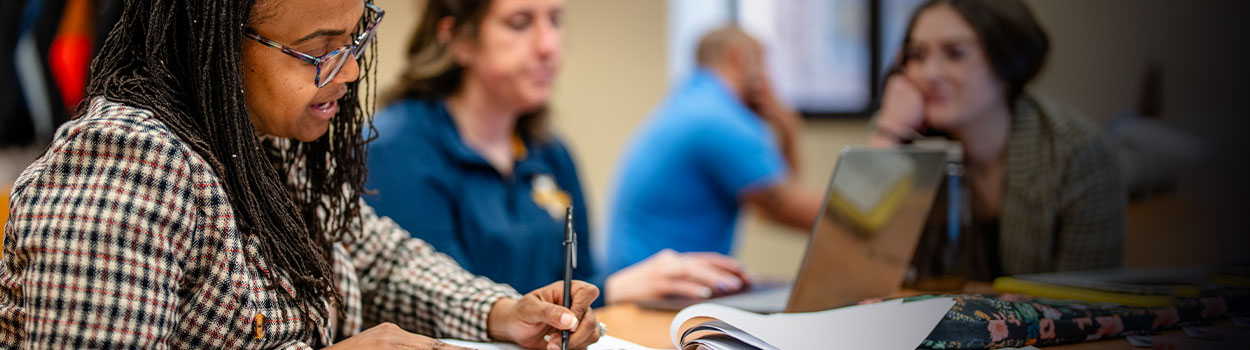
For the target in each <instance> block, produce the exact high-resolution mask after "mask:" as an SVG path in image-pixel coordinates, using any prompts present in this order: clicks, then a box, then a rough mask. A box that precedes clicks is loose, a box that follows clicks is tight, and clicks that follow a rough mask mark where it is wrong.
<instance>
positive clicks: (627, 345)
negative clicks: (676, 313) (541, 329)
mask: <svg viewBox="0 0 1250 350" xmlns="http://www.w3.org/2000/svg"><path fill="white" fill-rule="evenodd" d="M440 340H442V341H443V342H446V343H447V344H451V345H455V346H460V347H466V348H470V349H481V350H521V349H522V348H521V347H520V346H517V345H516V344H512V343H477V342H471V341H463V340H455V339H440ZM586 349H588V350H655V349H651V348H648V347H644V346H642V345H638V344H634V343H631V342H629V341H627V340H624V339H621V338H617V337H613V336H610V335H605V336H602V337H599V342H597V343H594V344H591V345H590V346H589V347H587V348H586Z"/></svg>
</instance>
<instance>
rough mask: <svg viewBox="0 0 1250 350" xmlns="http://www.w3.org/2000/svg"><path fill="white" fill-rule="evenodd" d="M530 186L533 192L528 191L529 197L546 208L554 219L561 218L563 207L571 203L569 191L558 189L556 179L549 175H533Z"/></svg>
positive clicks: (562, 216)
mask: <svg viewBox="0 0 1250 350" xmlns="http://www.w3.org/2000/svg"><path fill="white" fill-rule="evenodd" d="M531 187H533V192H531V193H530V197H531V198H533V199H534V204H538V206H539V207H541V208H543V210H546V211H547V214H550V215H551V218H552V219H554V220H557V221H559V220H561V219H563V218H564V208H568V207H569V205H572V204H573V200H572V199H571V198H569V193H568V192H564V191H563V190H560V186H558V185H556V179H555V178H553V177H551V175H546V174H543V175H538V176H535V177H534V181H533V183H531Z"/></svg>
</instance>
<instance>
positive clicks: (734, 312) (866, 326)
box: [444, 298, 955, 350]
mask: <svg viewBox="0 0 1250 350" xmlns="http://www.w3.org/2000/svg"><path fill="white" fill-rule="evenodd" d="M953 305H955V301H954V300H953V299H951V298H931V299H925V300H919V301H912V302H903V299H895V300H889V301H883V302H880V303H876V304H868V305H856V306H848V307H843V308H837V309H832V310H825V311H818V312H804V313H790V314H786V313H778V314H770V315H762V314H757V313H753V312H749V311H742V310H739V309H735V308H732V307H728V306H723V305H718V304H711V303H703V304H697V305H693V306H690V307H688V308H685V309H682V310H681V312H678V313H677V317H674V318H673V323H672V324H671V325H670V328H669V336H670V337H671V339H672V341H673V346H675V347H677V348H678V349H683V350H694V349H709V350H737V349H752V350H755V349H763V350H773V349H915V348H916V347H917V346H919V345H920V343H921V342H923V341H924V338H925V337H926V336H928V335H929V332H932V331H933V327H936V326H937V324H938V322H939V321H941V320H942V316H944V315H946V312H947V311H949V310H950V308H951V306H953ZM688 323H689V324H688ZM444 341H446V342H447V343H450V344H452V345H458V346H463V347H469V348H476V349H490V350H513V349H520V348H519V347H517V346H516V345H511V344H499V343H494V344H491V343H473V342H465V341H458V340H444ZM589 349H590V350H651V349H649V348H646V347H643V346H641V345H638V344H634V343H631V342H629V341H626V340H622V339H620V338H615V337H612V336H604V337H602V338H600V339H599V342H598V343H595V344H594V345H591V346H590V347H589Z"/></svg>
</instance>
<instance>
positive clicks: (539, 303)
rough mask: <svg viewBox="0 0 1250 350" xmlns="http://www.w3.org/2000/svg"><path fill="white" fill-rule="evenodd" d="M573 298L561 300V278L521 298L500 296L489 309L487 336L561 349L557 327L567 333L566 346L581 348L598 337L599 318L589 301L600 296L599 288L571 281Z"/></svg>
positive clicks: (535, 346)
mask: <svg viewBox="0 0 1250 350" xmlns="http://www.w3.org/2000/svg"><path fill="white" fill-rule="evenodd" d="M570 295H571V296H572V298H573V301H572V304H570V305H571V306H570V307H569V308H567V309H565V308H564V307H562V306H560V305H563V304H564V282H563V281H559V282H555V283H552V284H549V285H547V286H546V287H542V288H539V289H537V290H534V291H532V292H529V294H526V295H525V297H522V298H521V299H520V300H516V299H500V300H499V301H497V302H495V305H494V307H492V308H491V309H490V316H488V317H489V319H488V320H487V325H488V326H487V327H488V328H489V331H490V337H491V338H493V339H495V340H497V341H507V342H513V343H516V344H517V345H520V346H522V347H525V348H527V349H554V350H558V349H560V340H561V337H560V331H561V330H569V331H572V332H571V333H570V334H569V349H581V348H585V347H586V346H589V345H590V344H594V343H595V342H597V341H599V322H598V321H597V320H595V312H594V310H591V309H590V304H591V303H592V302H594V301H595V299H596V298H598V297H599V288H597V287H595V286H594V285H592V284H589V283H586V282H582V281H573V286H572V291H571V292H570Z"/></svg>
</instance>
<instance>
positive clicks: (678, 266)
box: [604, 249, 750, 303]
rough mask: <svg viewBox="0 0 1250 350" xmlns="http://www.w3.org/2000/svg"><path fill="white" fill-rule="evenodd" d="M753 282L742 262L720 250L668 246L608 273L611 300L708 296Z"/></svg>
mask: <svg viewBox="0 0 1250 350" xmlns="http://www.w3.org/2000/svg"><path fill="white" fill-rule="evenodd" d="M748 285H750V279H749V278H748V277H747V274H746V272H745V270H744V269H743V268H742V265H740V264H738V262H737V261H735V260H734V259H733V258H730V257H727V256H724V255H720V254H716V253H677V252H674V251H672V250H668V249H665V250H663V251H660V252H659V253H655V255H652V256H651V257H650V258H647V260H643V261H641V262H639V263H637V264H634V265H632V266H630V267H627V268H625V269H622V270H621V271H617V272H616V273H614V274H612V276H610V277H608V280H607V282H606V283H605V286H604V287H605V288H606V289H607V296H608V300H607V302H608V303H617V302H627V301H638V300H653V299H659V298H663V297H665V296H670V295H673V296H681V297H686V298H692V299H706V298H708V297H711V296H712V295H713V294H721V293H732V292H735V291H738V290H741V289H742V288H746V286H748Z"/></svg>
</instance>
